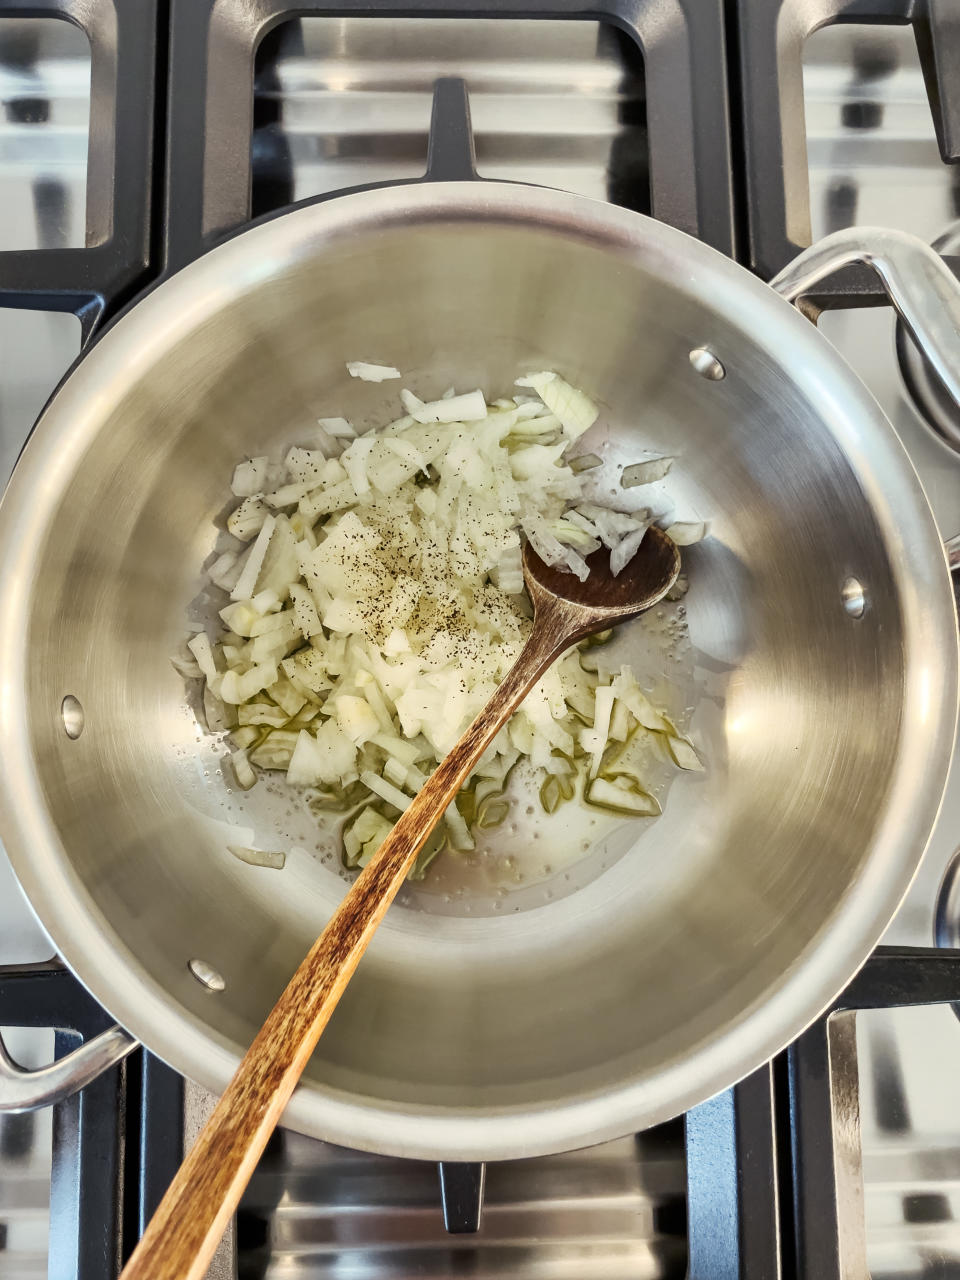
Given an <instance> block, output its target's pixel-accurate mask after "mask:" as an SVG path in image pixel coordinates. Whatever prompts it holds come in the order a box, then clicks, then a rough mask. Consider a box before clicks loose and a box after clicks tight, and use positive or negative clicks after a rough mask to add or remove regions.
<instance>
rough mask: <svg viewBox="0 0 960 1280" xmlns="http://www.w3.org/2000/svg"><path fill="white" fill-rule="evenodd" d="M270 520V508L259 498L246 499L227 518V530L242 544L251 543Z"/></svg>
mask: <svg viewBox="0 0 960 1280" xmlns="http://www.w3.org/2000/svg"><path fill="white" fill-rule="evenodd" d="M269 518H270V508H269V507H268V506H267V504H266V503H265V502H263V501H262V500H261V499H260V498H259V497H255V498H244V500H243V501H242V502H241V503H240V505H239V507H237V509H236V511H234V512H232V513H231V514H230V515H229V516H228V517H227V528H228V529H229V530H230V532H231V533H232V534H233V536H234V537H235V538H239V539H240V541H241V542H249V541H250V539H251V538H252V537H253V535H254V534H255V533H259V532H260V530H261V529H262V528H263V525H264V522H265V521H266V520H268V519H269Z"/></svg>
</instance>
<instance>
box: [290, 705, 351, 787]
mask: <svg viewBox="0 0 960 1280" xmlns="http://www.w3.org/2000/svg"><path fill="white" fill-rule="evenodd" d="M356 757H357V749H356V747H355V746H354V744H353V743H352V742H351V741H350V739H349V738H348V737H347V736H346V734H344V733H341V732H340V730H339V729H338V728H337V725H336V722H335V721H333V720H324V722H323V724H321V726H320V728H319V729H318V730H317V732H316V734H313V733H310V732H308V731H307V730H306V729H301V730H300V733H299V734H298V736H297V745H296V747H295V748H294V751H293V757H292V758H291V760H290V764H289V767H288V769H287V779H288V781H290V782H293V783H298V784H300V785H303V786H317V785H319V784H320V783H332V782H339V781H340V780H341V779H342V778H343V777H344V776H346V775H347V774H348V773H349V772H350V771H351V770H352V769H353V767H354V763H355V761H356Z"/></svg>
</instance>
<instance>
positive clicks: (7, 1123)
mask: <svg viewBox="0 0 960 1280" xmlns="http://www.w3.org/2000/svg"><path fill="white" fill-rule="evenodd" d="M2 1030H3V1034H4V1036H5V1037H6V1039H7V1042H8V1044H9V1046H10V1050H11V1052H12V1053H13V1054H14V1055H15V1056H16V1058H17V1060H18V1061H19V1062H21V1063H22V1064H23V1065H24V1066H25V1067H32V1068H38V1067H40V1066H41V1064H42V1063H45V1062H49V1061H50V1060H51V1058H52V1057H53V1048H54V1034H53V1032H52V1031H51V1030H49V1029H46V1028H45V1029H42V1030H41V1029H38V1028H36V1027H28V1028H24V1027H11V1028H7V1027H4V1028H3V1029H2ZM53 1132H54V1113H53V1111H51V1110H47V1111H41V1112H36V1113H35V1112H28V1113H25V1114H19V1115H10V1114H7V1115H0V1240H2V1242H3V1248H2V1250H0V1275H2V1276H3V1280H47V1253H48V1236H49V1227H50V1199H51V1178H52V1175H53V1145H54V1140H53Z"/></svg>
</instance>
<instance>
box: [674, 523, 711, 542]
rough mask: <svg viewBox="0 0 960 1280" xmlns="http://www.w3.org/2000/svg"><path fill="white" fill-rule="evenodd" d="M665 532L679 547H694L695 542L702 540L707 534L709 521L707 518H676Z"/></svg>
mask: <svg viewBox="0 0 960 1280" xmlns="http://www.w3.org/2000/svg"><path fill="white" fill-rule="evenodd" d="M664 533H665V534H666V535H667V537H668V538H670V539H671V540H672V541H673V542H675V543H676V544H677V546H678V547H692V546H693V544H694V543H695V542H700V541H702V539H703V538H705V537H706V536H707V522H706V521H705V520H676V521H674V523H673V524H671V525H668V526H667V528H666V529H664Z"/></svg>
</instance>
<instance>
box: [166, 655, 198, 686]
mask: <svg viewBox="0 0 960 1280" xmlns="http://www.w3.org/2000/svg"><path fill="white" fill-rule="evenodd" d="M170 662H171V664H172V665H173V669H174V670H175V671H176V672H177V674H178V675H181V676H183V678H184V680H202V679H203V672H202V671H201V670H200V668H199V666H198V665H197V663H196V662H195V661H190V660H188V659H187V658H181V657H180V656H179V655H178V654H176V653H173V654H171V655H170Z"/></svg>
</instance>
